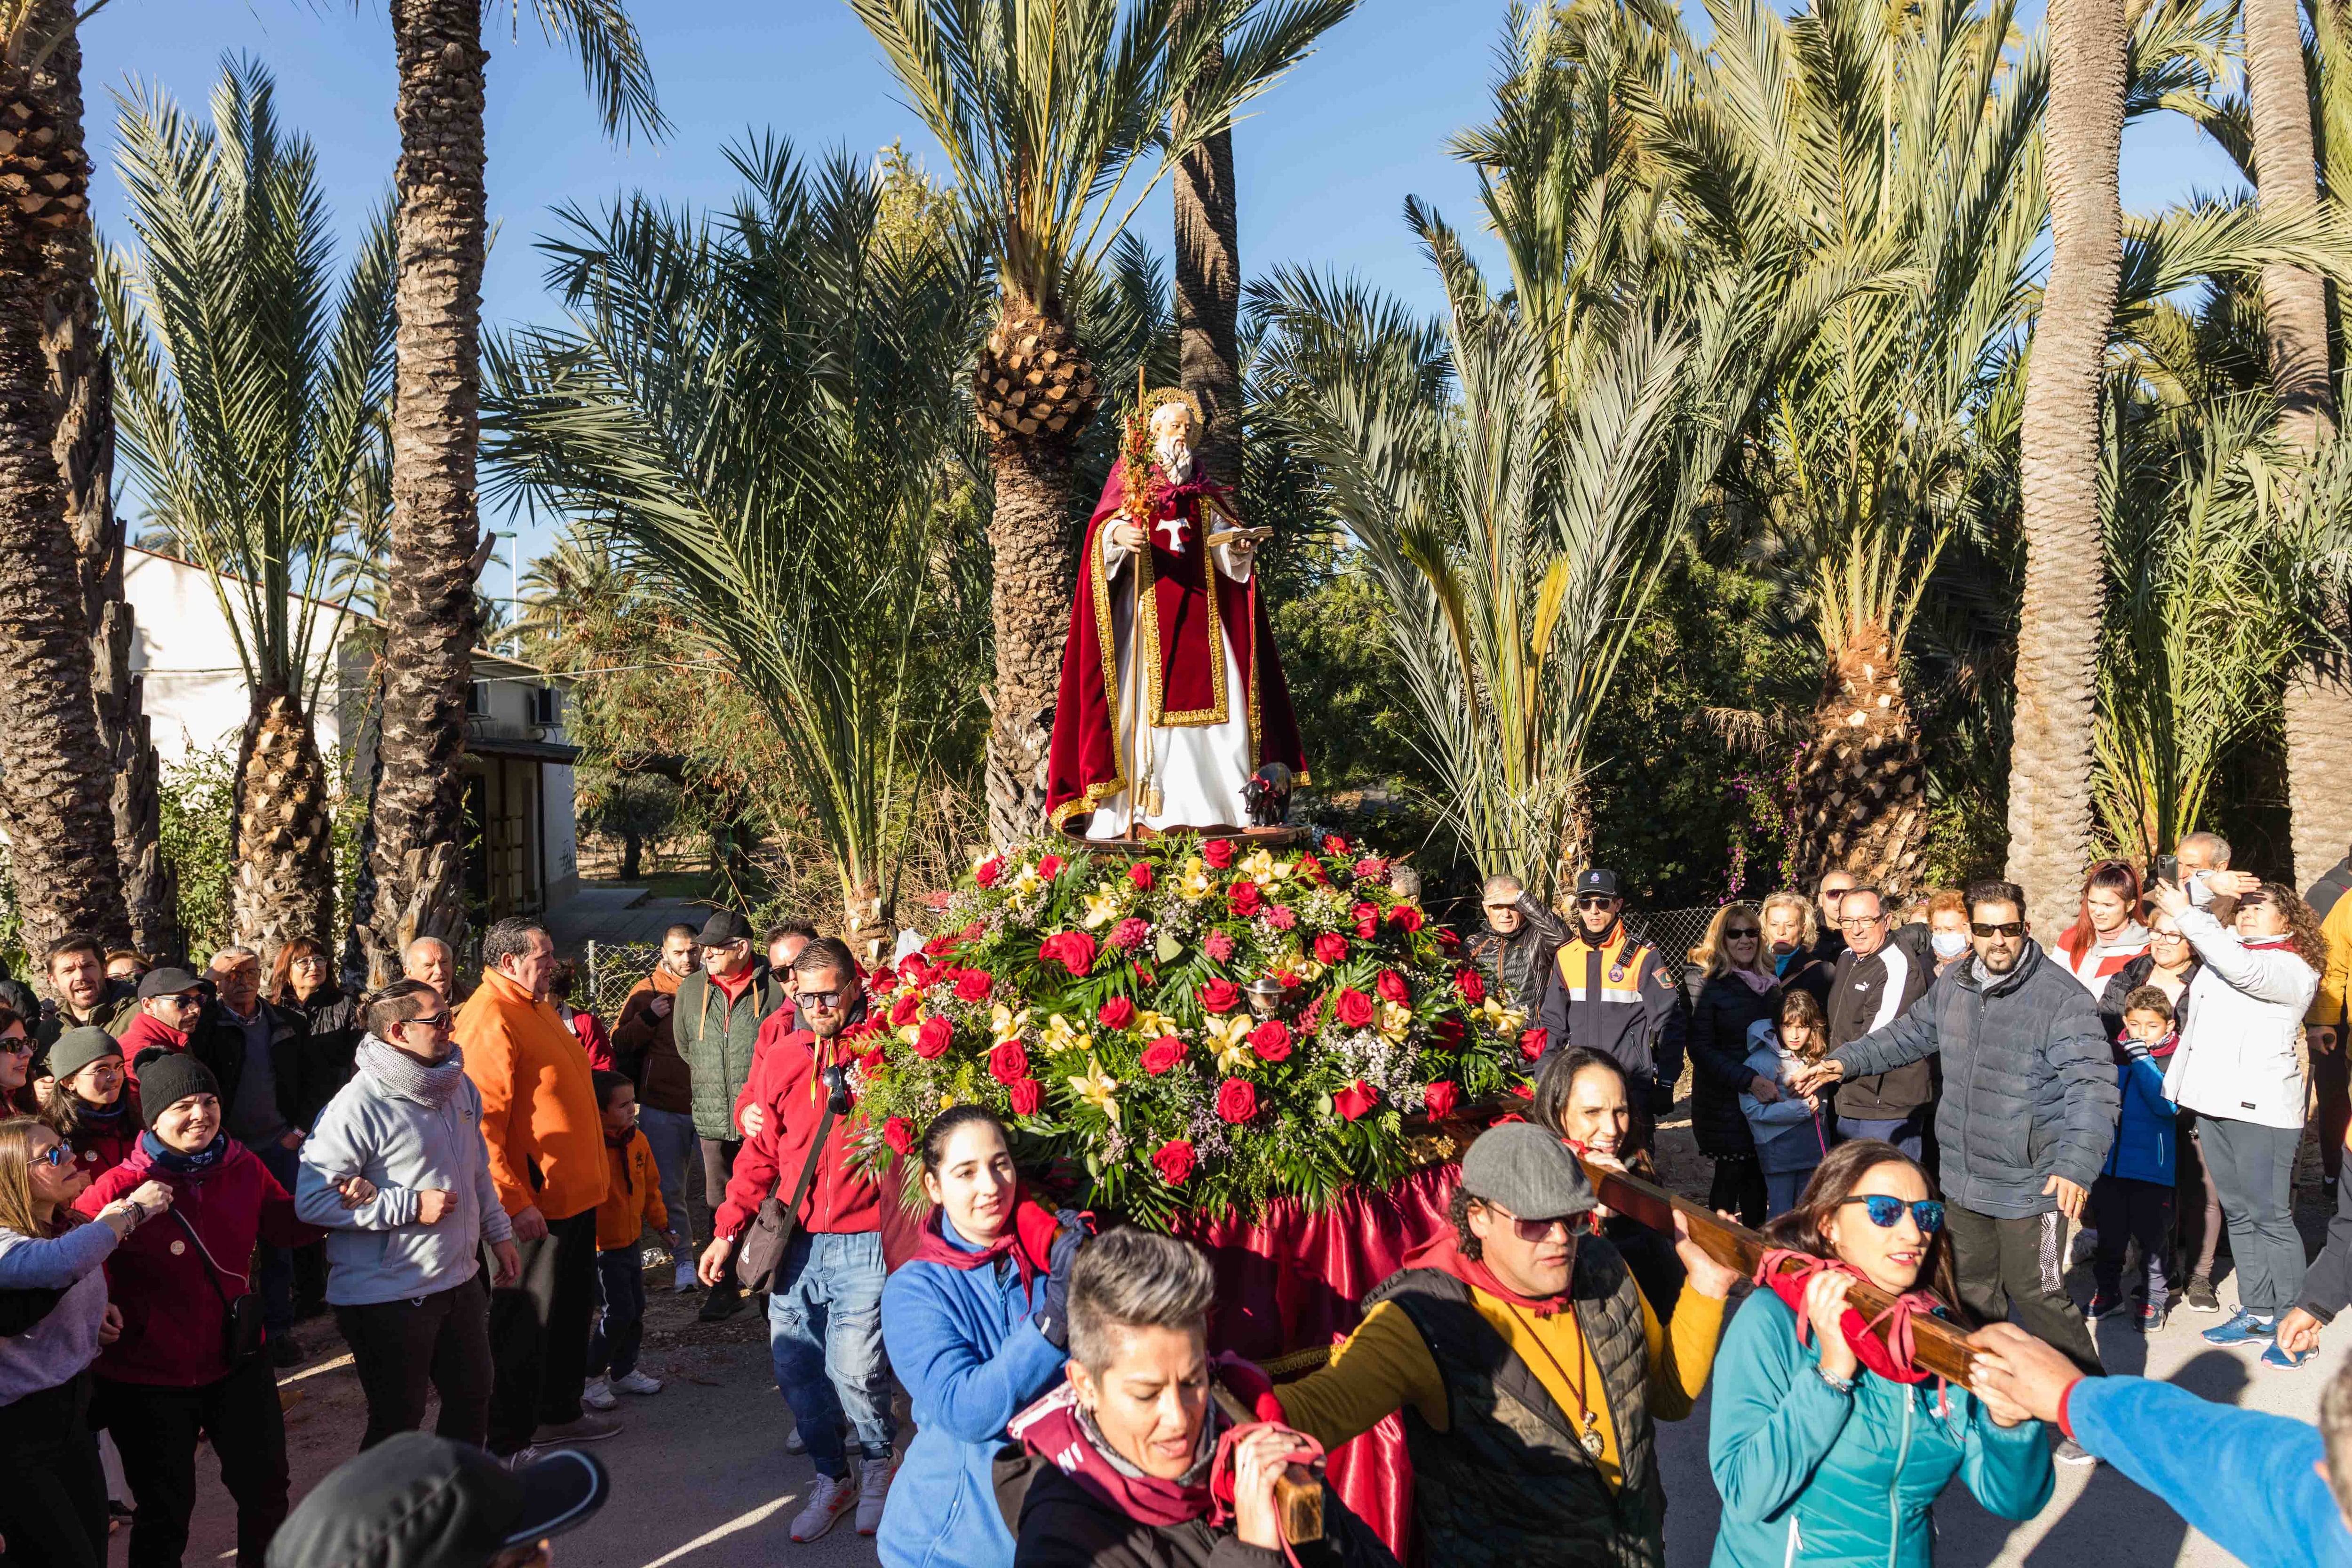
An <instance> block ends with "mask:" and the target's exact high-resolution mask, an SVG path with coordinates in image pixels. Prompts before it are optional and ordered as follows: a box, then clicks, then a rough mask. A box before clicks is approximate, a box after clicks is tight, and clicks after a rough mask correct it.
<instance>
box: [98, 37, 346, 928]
mask: <svg viewBox="0 0 2352 1568" xmlns="http://www.w3.org/2000/svg"><path fill="white" fill-rule="evenodd" d="M275 99H276V87H275V84H274V82H273V81H272V79H271V78H270V75H269V72H268V70H267V69H266V68H263V67H262V66H261V65H260V64H258V63H257V62H256V61H252V60H244V61H236V60H230V61H226V62H224V64H223V68H222V72H221V80H220V84H219V86H218V87H216V88H215V89H214V92H213V100H212V121H213V122H212V126H211V127H210V129H206V128H204V127H201V126H199V125H197V124H195V123H193V122H192V121H189V120H188V119H187V118H186V117H185V116H184V115H183V114H182V113H181V111H180V110H179V108H178V106H177V105H175V104H173V102H172V101H171V100H170V99H169V98H167V97H164V96H163V95H162V94H160V93H147V92H137V93H134V95H133V96H132V97H131V99H129V100H127V101H126V102H125V104H124V106H123V110H122V113H121V117H120V119H119V121H118V125H117V129H118V134H119V136H120V138H121V144H122V176H123V183H124V184H125V185H126V186H127V187H128V188H129V191H130V195H131V213H130V224H131V231H132V232H133V233H134V234H135V235H136V236H137V237H138V239H139V244H140V247H141V248H140V251H139V253H138V254H135V255H128V256H126V255H123V254H121V253H120V252H113V251H110V252H109V253H108V254H107V255H106V256H105V258H103V259H102V260H101V262H100V269H99V281H100V293H101V294H102V295H103V297H104V299H105V302H106V310H107V317H108V324H109V327H110V331H112V333H113V337H114V341H115V342H116V343H117V345H119V348H120V352H121V380H122V393H123V396H122V401H121V438H122V450H123V454H124V456H125V457H126V458H129V460H130V463H131V469H132V471H133V472H134V473H136V474H137V475H138V477H139V479H140V483H141V486H142V489H143V491H144V493H145V495H146V498H147V500H148V501H149V503H150V506H151V509H152V515H153V517H154V519H155V520H156V521H158V522H160V523H162V524H163V526H165V527H167V528H169V529H170V530H171V531H173V534H174V536H175V537H176V538H177V539H178V540H179V542H180V544H181V547H182V548H183V549H184V550H185V551H187V552H188V553H189V558H190V559H191V560H193V561H194V562H195V563H196V564H198V565H200V566H202V567H204V568H205V570H206V572H208V573H209V574H211V577H212V584H213V591H214V594H215V596H216V597H217V598H218V600H219V603H220V606H221V614H222V616H223V618H224V619H226V621H227V623H228V626H229V630H230V634H231V636H232V637H234V638H235V640H236V652H237V659H238V662H239V663H240V664H241V665H243V667H244V669H245V678H246V684H247V689H248V692H249V696H250V709H249V710H248V712H247V718H246V723H245V732H244V735H243V737H242V739H241V740H240V742H239V743H238V747H237V760H236V785H235V800H236V871H235V874H234V877H233V879H232V900H233V921H234V928H235V931H236V939H237V940H238V941H239V942H247V943H257V944H259V945H260V947H261V950H262V951H264V952H275V951H276V950H277V948H278V946H280V945H281V944H283V943H284V942H286V941H287V940H288V939H289V938H292V937H298V936H299V937H308V938H310V940H312V941H314V942H320V941H325V940H327V939H328V936H329V927H330V926H331V923H332V921H333V919H334V913H335V865H334V856H333V847H332V843H331V834H330V817H329V812H330V805H331V801H330V794H329V784H328V776H327V769H326V765H325V763H323V761H322V760H321V759H320V754H319V747H318V742H317V739H316V737H315V735H314V734H313V732H312V727H311V715H312V713H313V712H314V711H315V710H316V707H317V703H318V696H319V687H320V679H321V677H322V676H323V675H324V674H325V672H326V670H327V669H328V668H330V667H331V664H332V662H333V661H332V658H331V654H332V650H333V648H334V647H335V646H336V643H337V640H338V633H339V632H340V630H341V623H342V616H341V612H340V610H339V609H337V608H336V607H335V606H333V605H331V604H329V603H327V602H326V601H327V596H328V593H329V587H328V584H329V579H330V577H331V574H332V572H333V569H334V566H335V556H334V547H335V545H336V544H338V543H339V542H341V541H342V540H343V539H344V538H345V536H346V534H347V532H348V531H349V526H350V523H351V521H352V517H353V515H354V512H355V511H356V510H358V508H359V507H360V505H361V498H362V487H363V483H364V479H365V475H366V469H367V458H368V449H369V447H370V444H371V441H372V439H373V436H374V432H375V429H376V426H375V422H374V421H375V415H376V413H377V411H378V409H379V407H380V405H382V403H383V398H384V396H385V395H386V393H387V392H388V391H389V390H390V381H391V368H392V226H391V214H390V212H389V211H388V210H380V211H379V212H378V213H377V214H376V215H375V216H374V217H373V221H371V222H370V223H369V224H368V225H367V226H366V227H365V228H364V230H363V231H362V237H361V240H360V243H359V246H358V248H357V251H356V254H355V255H354V257H353V258H352V265H351V268H350V270H349V272H348V274H347V275H346V276H345V277H344V278H343V279H341V283H340V287H338V286H337V279H335V278H334V276H333V266H332V253H333V244H332V238H331V216H330V215H329V213H328V211H327V207H326V204H325V201H324V199H323V193H322V191H321V188H320V180H319V173H318V162H317V158H316V155H315V153H313V151H312V149H311V146H310V142H308V141H307V140H306V139H304V138H302V137H300V136H299V135H289V134H287V133H285V132H282V131H281V130H280V128H279V126H278V117H277V109H276V103H275Z"/></svg>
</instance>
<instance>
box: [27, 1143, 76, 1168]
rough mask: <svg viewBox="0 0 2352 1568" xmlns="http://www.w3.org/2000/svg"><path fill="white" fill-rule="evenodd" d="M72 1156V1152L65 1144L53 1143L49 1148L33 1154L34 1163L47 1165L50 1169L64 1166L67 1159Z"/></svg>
mask: <svg viewBox="0 0 2352 1568" xmlns="http://www.w3.org/2000/svg"><path fill="white" fill-rule="evenodd" d="M72 1158H73V1153H72V1152H71V1151H70V1150H68V1149H67V1147H66V1146H65V1145H64V1144H62V1143H52V1144H50V1145H49V1146H48V1147H47V1148H46V1149H44V1150H42V1151H41V1152H39V1153H37V1154H36V1155H34V1156H33V1163H35V1164H36V1165H47V1166H48V1167H49V1168H50V1169H52V1170H56V1169H58V1168H59V1167H61V1166H63V1165H64V1164H65V1163H66V1162H67V1161H68V1160H70V1159H72Z"/></svg>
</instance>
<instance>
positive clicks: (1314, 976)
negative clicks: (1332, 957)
mask: <svg viewBox="0 0 2352 1568" xmlns="http://www.w3.org/2000/svg"><path fill="white" fill-rule="evenodd" d="M1290 969H1291V972H1292V973H1295V974H1297V976H1298V978H1300V979H1301V980H1310V981H1311V980H1320V979H1322V978H1323V975H1324V973H1325V971H1324V968H1323V966H1322V965H1321V964H1319V963H1316V962H1315V961H1314V960H1313V959H1311V958H1300V959H1295V960H1293V961H1292V962H1291V963H1290Z"/></svg>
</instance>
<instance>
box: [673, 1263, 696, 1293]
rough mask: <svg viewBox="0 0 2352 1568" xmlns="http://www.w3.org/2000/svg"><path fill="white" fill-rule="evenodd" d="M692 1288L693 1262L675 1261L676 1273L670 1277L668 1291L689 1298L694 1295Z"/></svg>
mask: <svg viewBox="0 0 2352 1568" xmlns="http://www.w3.org/2000/svg"><path fill="white" fill-rule="evenodd" d="M694 1287H695V1278H694V1264H693V1261H692V1260H691V1259H688V1258H679V1259H678V1260H677V1273H676V1274H675V1275H673V1276H671V1279H670V1289H673V1290H675V1291H677V1293H678V1294H679V1295H681V1296H690V1295H692V1294H693V1293H694Z"/></svg>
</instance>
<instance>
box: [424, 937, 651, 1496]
mask: <svg viewBox="0 0 2352 1568" xmlns="http://www.w3.org/2000/svg"><path fill="white" fill-rule="evenodd" d="M482 964H483V970H482V984H481V988H480V989H479V990H478V991H476V992H475V993H474V994H473V995H472V996H471V997H469V998H467V1002H466V1005H464V1006H463V1007H461V1008H460V1009H458V1012H457V1045H458V1048H459V1049H461V1050H462V1051H464V1053H465V1058H466V1076H467V1078H468V1079H472V1080H473V1084H474V1087H475V1089H478V1090H479V1091H480V1093H481V1097H482V1139H483V1142H486V1143H488V1145H489V1151H490V1179H491V1180H492V1181H493V1182H495V1183H496V1184H498V1189H499V1203H500V1204H501V1205H503V1206H504V1208H505V1209H506V1211H507V1214H508V1215H509V1217H510V1218H511V1219H512V1220H513V1222H514V1239H515V1244H516V1246H517V1247H519V1248H520V1251H521V1254H522V1276H521V1278H520V1279H518V1280H516V1281H515V1282H514V1283H513V1284H512V1285H509V1286H508V1287H506V1288H505V1289H496V1290H493V1291H491V1292H490V1356H491V1360H492V1362H493V1363H494V1364H495V1366H496V1369H497V1377H496V1381H495V1384H494V1386H493V1389H492V1391H491V1395H490V1442H489V1447H490V1452H492V1453H494V1454H499V1455H512V1454H518V1453H520V1452H522V1451H523V1450H524V1449H526V1448H529V1447H531V1446H532V1445H533V1443H534V1441H536V1442H539V1443H548V1444H563V1443H583V1442H589V1441H593V1439H595V1438H599V1437H609V1436H613V1434H614V1433H615V1432H618V1431H619V1430H620V1429H621V1424H620V1423H619V1422H618V1421H615V1420H614V1419H613V1418H612V1417H611V1416H608V1415H597V1414H596V1413H594V1412H593V1411H588V1410H583V1409H582V1408H581V1404H580V1395H581V1391H582V1390H583V1388H585V1387H586V1385H587V1382H588V1334H589V1330H590V1327H591V1325H592V1323H593V1320H594V1317H595V1311H596V1208H597V1205H600V1204H602V1203H603V1202H604V1192H605V1184H606V1182H607V1180H608V1173H607V1169H606V1161H605V1154H604V1119H603V1117H602V1115H601V1114H600V1113H599V1112H598V1110H597V1109H596V1086H595V1081H594V1079H593V1078H592V1077H591V1076H590V1069H589V1067H588V1056H587V1053H586V1052H584V1051H583V1050H582V1049H581V1048H580V1042H579V1040H578V1039H577V1038H576V1037H574V1036H573V1035H572V1031H571V1030H570V1029H567V1028H565V1027H564V1026H563V1020H562V1018H560V1017H559V1016H556V1012H555V1009H554V1007H553V1006H551V1005H550V1004H549V1002H548V1000H547V983H548V981H549V980H550V979H551V977H552V976H553V974H554V973H555V943H554V942H553V941H552V940H551V939H550V938H549V936H548V934H547V932H546V931H543V930H541V928H540V927H538V926H536V925H534V924H532V923H531V922H530V921H525V920H504V921H499V923H498V924H496V925H494V926H492V927H491V928H490V929H489V931H488V933H487V934H485V935H484V936H483V938H482Z"/></svg>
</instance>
